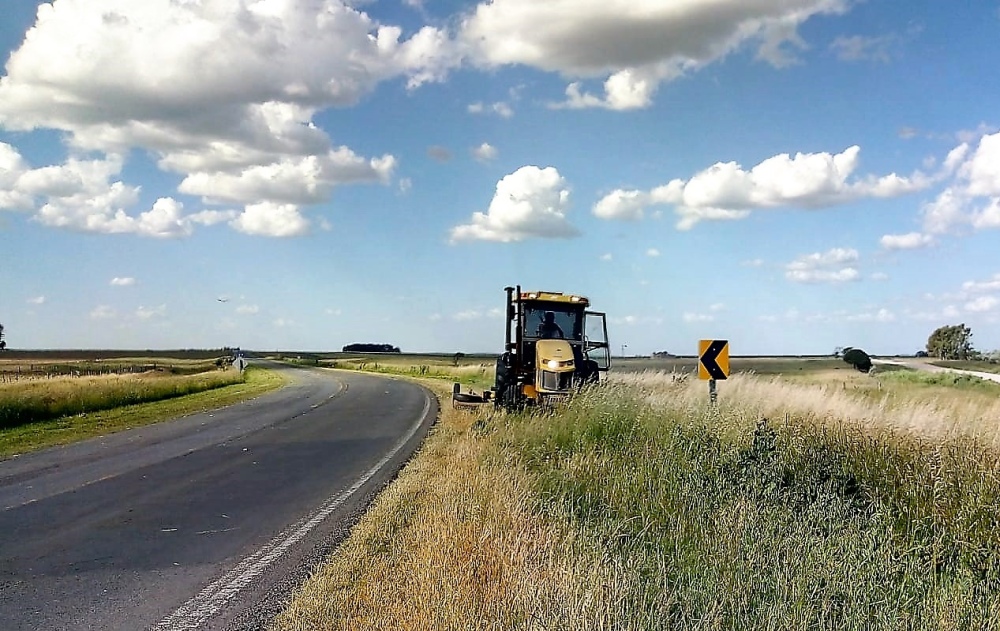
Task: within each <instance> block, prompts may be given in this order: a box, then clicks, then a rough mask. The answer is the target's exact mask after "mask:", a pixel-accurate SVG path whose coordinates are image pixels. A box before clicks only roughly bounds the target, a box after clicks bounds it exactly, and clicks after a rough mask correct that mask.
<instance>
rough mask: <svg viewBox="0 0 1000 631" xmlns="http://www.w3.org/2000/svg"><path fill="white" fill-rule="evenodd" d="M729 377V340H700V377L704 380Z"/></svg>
mask: <svg viewBox="0 0 1000 631" xmlns="http://www.w3.org/2000/svg"><path fill="white" fill-rule="evenodd" d="M727 377H729V340H700V341H699V342H698V378H699V379H704V380H710V379H725V378H727Z"/></svg>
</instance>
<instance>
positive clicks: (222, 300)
mask: <svg viewBox="0 0 1000 631" xmlns="http://www.w3.org/2000/svg"><path fill="white" fill-rule="evenodd" d="M216 300H218V301H219V302H229V298H226V297H225V296H221V297H219V298H216Z"/></svg>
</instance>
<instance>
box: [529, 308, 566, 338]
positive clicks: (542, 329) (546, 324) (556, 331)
mask: <svg viewBox="0 0 1000 631" xmlns="http://www.w3.org/2000/svg"><path fill="white" fill-rule="evenodd" d="M536 335H537V336H538V337H541V338H546V339H552V338H565V337H566V335H565V334H563V330H562V329H561V328H560V327H559V325H558V324H557V323H556V314H555V313H554V312H552V311H546V312H545V315H544V316H543V318H542V321H541V322H540V323H539V325H538V331H537V332H536Z"/></svg>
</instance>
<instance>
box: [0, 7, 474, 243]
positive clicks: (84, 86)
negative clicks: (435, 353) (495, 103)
mask: <svg viewBox="0 0 1000 631" xmlns="http://www.w3.org/2000/svg"><path fill="white" fill-rule="evenodd" d="M354 4H355V3H353V2H344V1H341V0H280V1H269V0H268V1H259V2H226V1H223V0H205V1H200V2H193V1H178V0H148V1H144V2H133V1H132V0H102V1H101V2H99V3H91V2H77V1H74V0H54V1H53V2H51V3H46V4H41V5H40V6H39V8H38V14H37V19H36V22H35V24H34V26H33V27H32V28H31V29H30V30H29V31H28V33H27V35H26V37H25V38H24V40H23V43H22V44H21V46H20V47H19V48H18V49H16V50H15V51H13V53H11V55H10V58H9V60H8V62H7V66H6V75H5V76H3V77H2V78H0V126H2V127H3V128H5V129H8V130H15V131H19V130H25V131H26V130H34V129H54V130H57V131H60V132H63V134H64V137H65V138H66V139H67V143H68V144H69V145H70V147H71V149H72V150H74V151H76V150H83V151H86V152H103V153H105V154H106V155H107V156H109V158H108V160H109V161H111V160H114V159H115V158H113V157H112V156H117V155H127V154H128V152H129V151H130V150H131V149H132V148H141V149H145V150H147V151H149V152H151V153H152V154H153V155H154V156H156V157H157V160H158V165H159V167H160V168H161V169H163V170H165V171H169V172H172V173H177V174H180V175H181V176H182V177H183V182H182V184H181V192H184V193H189V194H192V195H199V196H202V197H203V198H205V200H206V202H207V203H210V202H217V201H219V200H226V201H236V202H241V203H244V204H256V203H260V202H268V203H271V204H272V205H273V206H272V207H273V208H282V207H283V205H286V204H300V205H301V204H309V203H316V202H322V201H325V200H326V199H328V197H329V195H330V192H331V189H332V188H333V187H335V186H338V185H341V184H348V183H356V182H383V183H387V182H388V181H389V180H390V179H391V175H392V171H393V169H394V166H395V158H394V157H393V156H391V155H388V154H386V155H383V156H381V157H374V158H366V157H362V156H358V155H356V154H354V152H353V151H352V150H351V149H349V148H347V147H335V146H334V145H333V143H332V141H331V138H330V137H329V136H328V134H327V133H326V132H325V131H324V130H322V129H320V128H319V127H318V126H317V125H315V124H314V122H313V118H314V116H315V115H316V114H317V113H318V112H320V111H322V110H324V109H326V108H330V107H344V106H350V105H353V104H355V103H357V102H358V101H359V100H360V99H362V98H364V97H365V96H366V95H367V94H369V93H370V92H371V91H372V90H373V89H374V88H375V87H376V86H377V85H378V84H379V83H380V82H382V81H386V80H392V79H397V78H400V79H404V80H405V81H406V83H407V85H408V87H410V88H415V87H417V86H419V85H421V84H423V83H426V82H428V81H439V80H442V79H443V78H444V77H445V75H446V73H447V72H448V70H449V69H450V68H452V67H454V66H455V65H457V64H459V63H461V55H460V54H458V53H457V50H456V44H455V42H453V41H452V40H451V39H449V37H448V35H447V33H445V32H444V31H442V30H439V29H435V28H433V27H424V28H421V29H420V30H418V31H417V32H416V33H414V34H412V35H411V36H409V38H407V39H404V38H402V33H403V31H402V29H401V28H400V27H397V26H393V25H386V24H379V23H377V22H375V21H374V20H372V19H371V18H370V17H369V16H368V15H367V14H365V13H364V12H362V11H360V10H359V9H357V8H355V7H354ZM80 51H86V52H85V54H83V53H81V52H80ZM317 60H322V62H321V63H317ZM9 149H10V148H9V147H8V146H2V145H0V167H4V168H0V207H2V208H15V209H28V210H31V209H33V208H34V207H35V206H36V205H37V204H38V203H39V199H38V198H42V199H41V200H40V201H41V203H43V204H47V208H45V209H44V212H41V213H40V214H39V220H40V221H42V222H43V223H45V224H46V225H51V226H59V227H68V228H74V229H82V230H92V231H103V232H135V233H139V234H148V235H153V236H179V235H183V234H187V233H189V231H190V228H191V227H192V225H207V224H209V223H210V222H213V221H214V222H215V223H218V222H219V221H224V220H225V219H226V217H224V216H204V215H202V216H200V217H199V218H200V219H202V220H203V221H198V220H195V219H191V220H188V221H183V220H181V221H180V223H182V224H183V225H182V226H181V225H178V222H177V221H174V220H175V219H180V218H175V217H170V216H163V215H164V214H165V210H164V207H163V206H162V205H161V206H160V207H159V208H154V209H152V210H151V211H150V212H151V213H152V214H151V215H148V216H145V217H144V218H139V217H130V216H129V215H127V214H126V213H127V210H126V209H125V208H124V207H125V206H126V204H124V203H123V201H126V200H123V199H122V198H123V197H125V198H127V196H128V195H129V194H130V193H133V192H134V187H130V186H128V185H127V184H124V183H120V182H109V186H116V187H117V189H116V190H112V191H109V193H111V194H112V195H113V197H112V198H109V199H104V200H102V199H94V196H93V194H92V192H91V191H88V190H87V189H86V186H85V184H86V182H80V181H76V180H73V178H72V175H73V173H72V171H73V169H74V168H75V167H76V166H78V165H74V164H72V163H71V164H68V165H67V166H68V168H65V167H59V166H54V167H51V168H50V167H42V168H41V169H34V170H28V169H27V168H26V167H25V165H23V164H22V163H21V161H19V160H18V156H16V155H11V152H10V151H9ZM5 171H6V173H4V172H5ZM11 173H17V174H19V175H18V179H19V180H20V182H11V181H10V180H11V179H12V177H13V176H12V175H11ZM86 194H90V197H89V198H88V199H87V200H82V201H92V202H93V203H91V204H87V203H82V204H81V203H77V202H78V201H80V200H76V199H74V196H82V195H86ZM53 197H54V198H56V200H59V199H67V198H69V200H70V203H68V204H64V205H60V204H58V203H55V202H52V200H51V199H46V198H53ZM105 197H108V196H107V195H105ZM167 210H169V209H167ZM225 212H226V213H227V214H228V213H229V212H231V211H225ZM254 212H259V209H257V210H256V211H254V210H247V211H245V213H254ZM196 214H197V213H196ZM286 214H287V213H286ZM282 222H283V217H281V216H279V217H277V218H275V219H274V221H273V223H282ZM243 223H246V222H240V223H239V224H237V226H239V225H242V224H243ZM167 224H172V225H167Z"/></svg>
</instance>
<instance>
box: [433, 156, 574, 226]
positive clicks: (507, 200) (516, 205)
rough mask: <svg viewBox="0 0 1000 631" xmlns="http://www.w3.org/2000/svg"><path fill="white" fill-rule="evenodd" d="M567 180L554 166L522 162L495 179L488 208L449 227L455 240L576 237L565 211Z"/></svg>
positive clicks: (568, 200) (567, 208) (567, 209)
mask: <svg viewBox="0 0 1000 631" xmlns="http://www.w3.org/2000/svg"><path fill="white" fill-rule="evenodd" d="M569 207H570V189H569V184H568V183H567V182H566V180H565V179H563V177H562V176H561V175H560V174H559V171H558V170H556V168H555V167H545V168H540V167H537V166H531V165H529V166H523V167H521V168H520V169H518V170H517V171H514V172H513V173H511V174H510V175H507V176H504V178H503V179H501V180H500V181H499V182H497V186H496V193H495V194H494V196H493V201H491V202H490V206H489V209H488V210H487V211H486V212H485V213H482V212H476V213H474V214H473V215H472V220H471V222H470V223H468V224H464V225H460V226H456V227H455V228H452V230H451V241H452V243H455V242H458V241H474V240H482V241H501V242H511V241H523V240H525V239H532V238H541V239H556V238H569V237H575V236H577V235H578V234H579V231H578V230H577V229H576V228H575V227H574V226H573V225H572V224H571V223H570V222H569V220H568V219H567V217H566V215H567V214H568V212H569Z"/></svg>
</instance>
